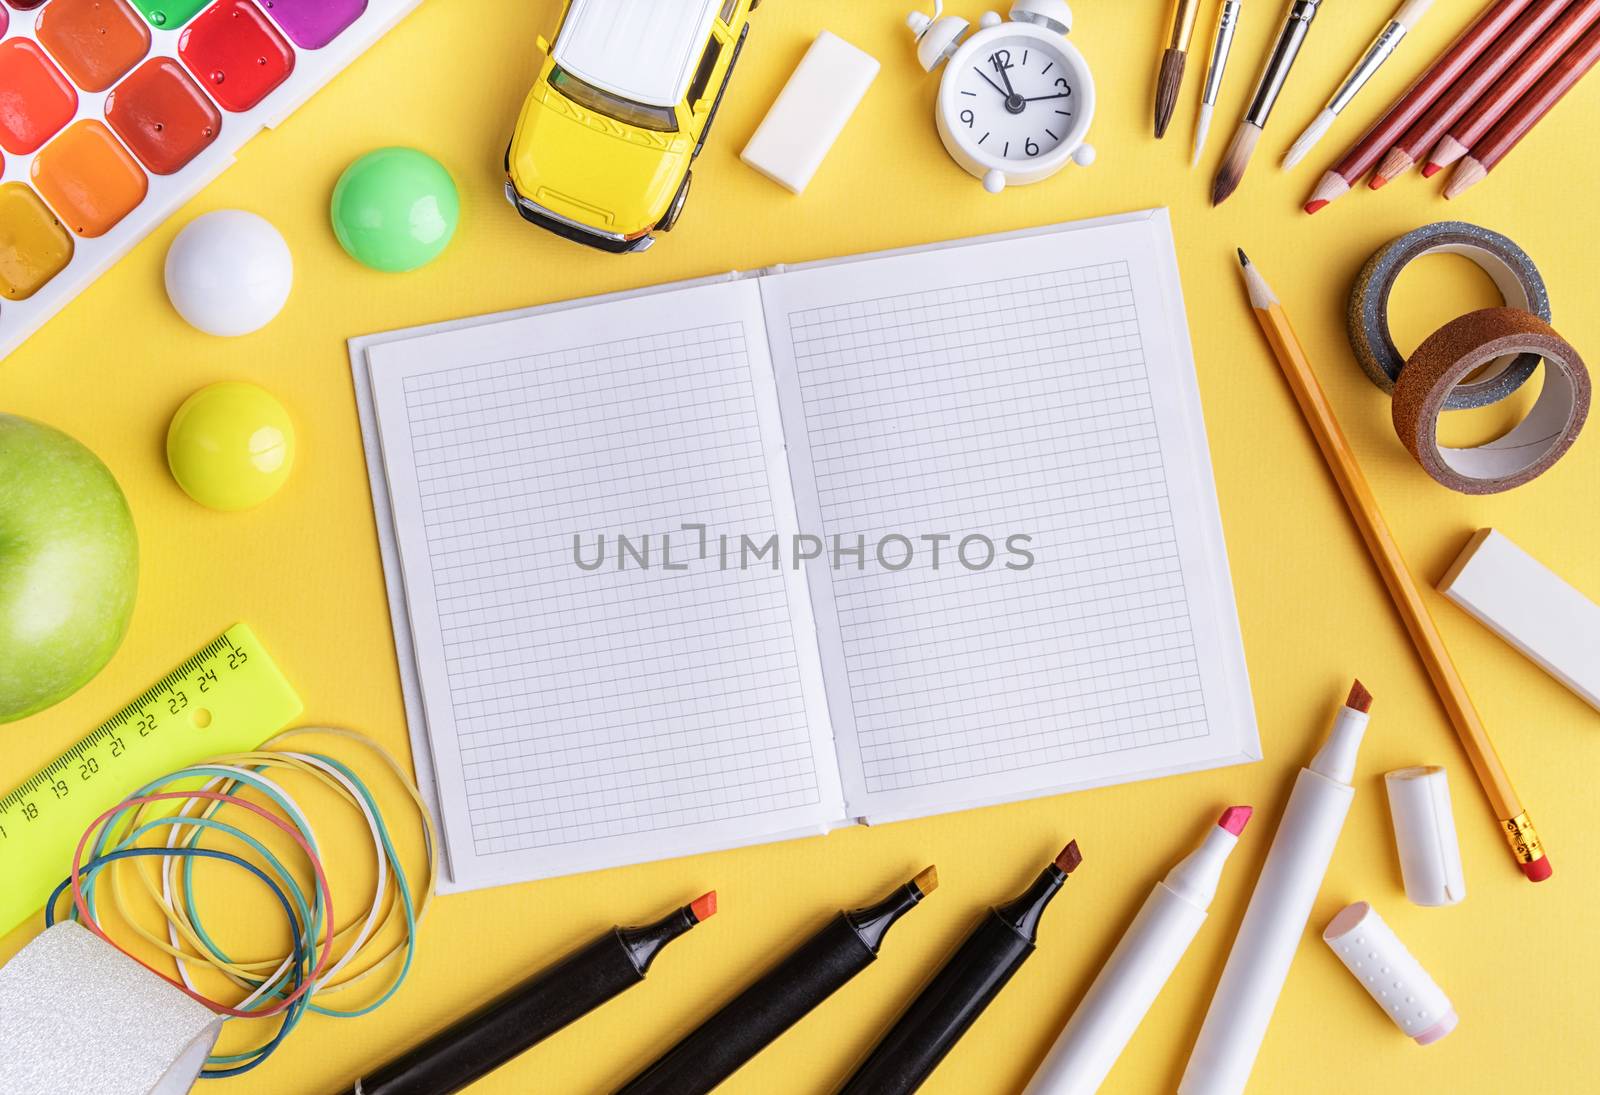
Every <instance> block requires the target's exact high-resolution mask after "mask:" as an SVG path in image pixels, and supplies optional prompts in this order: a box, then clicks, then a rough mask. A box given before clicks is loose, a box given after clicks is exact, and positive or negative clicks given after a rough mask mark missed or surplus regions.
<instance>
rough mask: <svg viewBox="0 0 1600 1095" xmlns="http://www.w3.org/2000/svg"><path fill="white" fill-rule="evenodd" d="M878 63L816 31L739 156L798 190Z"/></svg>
mask: <svg viewBox="0 0 1600 1095" xmlns="http://www.w3.org/2000/svg"><path fill="white" fill-rule="evenodd" d="M878 67H879V66H878V62H877V60H876V59H875V58H874V57H872V56H871V55H870V54H868V53H864V52H863V51H861V50H859V49H857V48H856V47H855V46H852V45H851V44H850V43H849V42H846V41H845V40H844V39H843V38H840V37H839V36H838V35H836V34H831V33H829V32H828V31H823V32H822V33H821V34H819V35H817V40H816V41H815V42H812V43H811V48H810V49H808V50H806V55H805V56H804V57H802V58H800V64H799V65H798V66H797V67H796V68H795V70H794V72H793V73H792V74H791V75H790V76H789V82H788V83H786V84H784V85H783V90H782V91H780V92H779V93H778V98H777V99H776V100H775V101H774V102H773V104H772V109H770V110H768V111H767V116H766V117H765V118H763V119H762V120H761V125H760V126H758V127H757V128H756V132H755V136H753V137H751V138H750V143H749V144H747V145H745V146H744V151H743V152H741V153H739V158H740V159H741V160H743V161H744V162H745V163H747V164H749V165H750V166H751V167H753V168H755V169H756V170H757V171H759V172H761V173H762V174H763V175H765V176H766V177H767V178H769V179H771V180H772V181H773V182H775V183H777V184H778V185H779V186H782V187H784V188H786V189H788V190H791V191H793V192H794V193H796V194H798V193H800V192H801V191H802V190H804V189H805V188H806V184H807V183H809V182H810V181H811V176H812V175H815V174H816V172H817V168H818V167H819V166H821V164H822V159H823V157H824V156H826V155H827V154H828V149H830V148H832V147H833V142H834V141H835V140H837V139H838V136H839V134H840V132H841V131H843V129H844V126H845V123H846V122H848V121H849V120H850V115H851V114H853V113H855V109H856V104H858V103H859V102H861V97H862V96H863V95H865V94H866V93H867V88H868V87H869V86H870V85H871V84H872V81H873V78H874V77H876V76H877V75H878Z"/></svg>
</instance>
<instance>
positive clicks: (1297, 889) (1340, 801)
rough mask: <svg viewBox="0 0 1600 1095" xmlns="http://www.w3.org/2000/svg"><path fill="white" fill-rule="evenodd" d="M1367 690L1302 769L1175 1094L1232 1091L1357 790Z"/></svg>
mask: <svg viewBox="0 0 1600 1095" xmlns="http://www.w3.org/2000/svg"><path fill="white" fill-rule="evenodd" d="M1371 706H1372V694H1371V693H1370V692H1368V691H1367V690H1366V688H1365V687H1363V686H1362V684H1361V682H1360V681H1356V683H1355V686H1354V687H1353V688H1351V689H1350V698H1349V699H1347V700H1345V705H1344V706H1343V707H1341V708H1340V709H1339V715H1338V717H1337V718H1336V719H1335V720H1334V723H1333V730H1332V731H1330V732H1329V734H1328V740H1327V741H1326V742H1324V743H1323V746H1322V748H1321V749H1320V750H1318V751H1317V755H1316V756H1315V757H1314V758H1312V761H1311V767H1309V768H1302V769H1300V774H1299V776H1297V777H1296V778H1295V781H1294V790H1293V791H1291V792H1290V793H1289V805H1288V806H1286V807H1284V810H1283V820H1282V821H1280V822H1279V823H1278V831H1277V833H1276V834H1275V835H1274V836H1273V838H1272V847H1271V848H1270V849H1269V850H1268V851H1267V862H1266V863H1265V864H1264V865H1263V866H1262V868H1261V877H1260V878H1258V879H1257V880H1256V889H1255V892H1254V893H1253V894H1251V895H1250V906H1249V908H1247V909H1245V911H1244V920H1243V921H1241V922H1240V924H1239V934H1238V935H1237V936H1235V937H1234V940H1233V949H1232V950H1231V951H1229V952H1228V964H1227V965H1225V966H1223V967H1222V980H1221V981H1219V982H1217V991H1216V994H1215V995H1214V996H1212V997H1211V1007H1210V1009H1209V1010H1208V1011H1207V1012H1206V1021H1205V1023H1204V1024H1203V1025H1202V1026H1201V1027H1200V1037H1199V1038H1198V1039H1196V1040H1195V1044H1194V1050H1193V1051H1192V1052H1191V1053H1190V1054H1189V1065H1188V1067H1187V1068H1186V1069H1184V1072H1183V1081H1182V1082H1181V1083H1179V1084H1178V1095H1239V1093H1240V1092H1242V1091H1243V1090H1244V1086H1245V1083H1246V1082H1247V1081H1248V1080H1249V1079H1250V1070H1251V1069H1252V1068H1254V1067H1255V1063H1256V1054H1257V1053H1259V1052H1260V1050H1261V1041H1262V1039H1263V1038H1265V1037H1266V1034H1267V1024H1268V1023H1270V1022H1271V1021H1272V1011H1273V1009H1274V1008H1275V1007H1277V1005H1278V996H1279V995H1280V994H1281V993H1282V992H1283V982H1284V981H1285V979H1287V978H1288V976H1289V964H1290V963H1291V962H1293V961H1294V952H1295V950H1296V949H1297V948H1298V947H1299V946H1300V937H1301V936H1303V935H1304V934H1305V930H1306V921H1307V920H1308V919H1310V917H1311V906H1312V905H1313V904H1314V903H1315V902H1316V900H1317V891H1318V890H1320V889H1321V888H1322V879H1323V876H1325V875H1326V874H1327V873H1328V863H1329V861H1330V860H1332V859H1333V848H1334V845H1336V844H1337V843H1339V833H1340V831H1341V830H1342V829H1343V828H1344V819H1345V815H1346V814H1348V813H1349V812H1350V803H1351V801H1352V800H1354V798H1355V794H1356V789H1355V787H1354V786H1352V783H1351V781H1352V780H1354V779H1355V774H1356V753H1357V751H1358V750H1359V749H1360V748H1361V735H1362V734H1364V733H1365V732H1366V729H1367V710H1368V708H1370V707H1371Z"/></svg>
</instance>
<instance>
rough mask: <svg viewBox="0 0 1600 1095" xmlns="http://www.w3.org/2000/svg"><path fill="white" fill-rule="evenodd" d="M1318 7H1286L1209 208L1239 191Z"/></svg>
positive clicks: (1314, 1) (1296, 0)
mask: <svg viewBox="0 0 1600 1095" xmlns="http://www.w3.org/2000/svg"><path fill="white" fill-rule="evenodd" d="M1319 7H1321V0H1292V2H1291V3H1290V5H1289V10H1288V13H1287V14H1286V15H1285V16H1284V19H1283V27H1282V29H1281V30H1279V31H1278V41H1277V43H1276V44H1275V45H1274V46H1273V47H1272V53H1271V54H1270V55H1269V56H1268V57H1267V63H1266V65H1265V67H1264V68H1263V69H1262V70H1261V81H1260V82H1259V83H1258V84H1257V85H1256V94H1255V98H1253V99H1251V100H1250V109H1248V110H1246V111H1245V113H1244V119H1243V120H1242V121H1241V122H1240V123H1239V128H1238V129H1236V130H1235V131H1234V134H1233V140H1232V142H1231V143H1229V145H1228V152H1227V155H1225V156H1224V157H1223V158H1222V166H1221V167H1220V168H1219V169H1218V170H1217V177H1216V179H1215V180H1214V181H1213V182H1212V184H1211V204H1212V205H1221V204H1222V203H1223V202H1224V201H1226V200H1227V199H1228V195H1230V194H1232V193H1233V192H1234V191H1235V190H1237V189H1238V188H1239V182H1240V180H1242V179H1243V178H1244V169H1245V168H1246V167H1248V166H1249V164H1250V157H1251V155H1253V154H1254V153H1255V150H1256V144H1257V143H1258V142H1259V141H1260V140H1261V131H1262V130H1263V129H1265V128H1266V125H1267V118H1268V117H1269V116H1270V115H1271V114H1272V107H1273V105H1274V104H1276V103H1277V101H1278V96H1279V94H1280V93H1282V91H1283V85H1284V82H1285V81H1286V80H1288V78H1289V70H1290V69H1291V68H1293V67H1294V61H1295V58H1296V57H1298V56H1299V55H1300V47H1301V46H1302V45H1304V44H1305V40H1306V34H1307V33H1308V32H1309V31H1310V30H1311V21H1312V20H1313V19H1315V18H1316V17H1317V9H1318V8H1319Z"/></svg>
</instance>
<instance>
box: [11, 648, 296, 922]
mask: <svg viewBox="0 0 1600 1095" xmlns="http://www.w3.org/2000/svg"><path fill="white" fill-rule="evenodd" d="M301 710H303V706H302V704H301V703H300V697H299V696H297V695H295V691H294V689H293V688H291V687H290V685H289V682H288V681H287V680H285V679H284V676H283V674H282V673H280V672H279V671H278V667H277V666H276V665H274V664H273V662H272V658H271V657H269V656H268V654H267V652H266V650H265V649H263V648H262V646H261V643H260V642H259V641H258V640H257V639H256V637H255V633H254V632H252V631H251V630H250V629H249V628H248V627H246V626H245V625H244V624H238V625H236V626H234V627H231V628H229V629H228V630H227V631H226V632H224V633H223V634H222V636H221V637H219V638H218V639H216V640H215V641H213V642H212V643H210V644H209V645H208V646H206V647H205V648H204V649H202V650H200V651H199V652H198V653H196V654H195V655H194V656H193V657H191V658H190V659H189V660H188V661H186V662H184V663H183V664H182V665H180V666H178V667H177V668H176V669H174V670H173V671H172V672H171V673H168V674H167V675H166V676H165V677H162V678H161V679H160V680H159V681H157V682H156V683H155V684H154V685H152V686H151V687H150V689H149V691H147V692H145V693H144V694H143V695H142V696H140V697H139V698H138V699H136V700H134V701H133V702H132V703H130V704H129V705H128V706H126V707H124V708H123V709H122V710H121V711H118V712H117V713H116V714H115V715H113V716H112V717H111V718H109V719H107V720H106V721H105V722H103V723H101V724H100V726H99V727H98V728H96V729H95V731H94V732H93V733H91V734H90V735H89V736H88V737H85V738H83V739H82V740H81V741H79V742H78V743H77V744H76V745H74V746H72V748H70V749H68V750H67V751H66V752H64V753H62V754H61V755H60V756H59V757H57V758H56V759H55V760H53V761H51V762H50V763H49V764H47V765H45V766H44V767H43V768H41V769H40V770H39V771H38V772H37V773H35V774H34V776H33V777H32V778H31V779H28V780H26V781H24V782H23V783H22V785H21V786H19V787H17V788H16V789H15V790H14V791H12V792H11V793H10V794H8V795H6V796H5V797H4V798H0V935H4V934H5V933H6V932H9V931H10V930H11V929H12V928H15V927H16V926H17V925H18V924H20V923H22V922H23V921H24V920H26V919H27V918H28V917H29V916H30V915H32V914H33V913H36V912H38V911H40V910H41V909H43V908H44V903H45V899H46V898H47V897H49V896H50V891H51V890H52V889H54V888H55V886H56V885H57V884H58V883H60V881H61V880H62V879H63V878H66V877H67V873H68V871H70V870H71V869H72V850H73V848H74V847H76V845H77V843H78V838H79V837H81V836H82V835H83V830H84V829H85V828H86V827H87V826H88V825H89V823H90V822H91V821H93V820H94V819H95V818H96V817H98V816H99V815H100V814H102V813H103V812H105V811H106V810H108V809H110V808H111V807H112V806H115V805H116V804H117V803H118V802H119V801H121V800H122V798H123V797H124V796H126V795H127V794H128V793H129V792H130V791H133V790H134V789H136V788H139V787H143V786H144V785H145V784H146V783H149V782H150V781H151V780H153V779H156V778H158V777H160V776H164V775H167V774H168V773H170V772H174V771H176V770H177V769H179V768H182V767H184V766H186V765H189V764H194V763H196V762H198V761H202V760H205V759H206V758H208V757H213V756H218V755H220V754H223V753H242V752H248V751H249V750H252V749H254V748H256V747H257V746H259V745H260V744H261V743H262V742H264V741H266V740H267V739H268V738H270V737H272V735H273V734H275V733H277V732H278V731H279V730H281V729H283V728H284V727H285V726H287V725H288V724H289V722H290V721H291V720H292V719H294V718H295V717H296V716H298V715H299V714H300V712H301Z"/></svg>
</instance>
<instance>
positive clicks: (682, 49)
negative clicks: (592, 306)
mask: <svg viewBox="0 0 1600 1095" xmlns="http://www.w3.org/2000/svg"><path fill="white" fill-rule="evenodd" d="M760 2H761V0H568V2H567V5H566V9H565V11H564V12H563V14H562V18H561V28H560V30H559V31H558V32H557V33H556V40H555V44H554V45H553V46H552V45H551V44H550V43H549V42H548V41H546V40H545V39H543V38H540V39H539V48H540V49H541V50H542V51H543V52H544V54H545V60H544V64H543V65H542V66H541V68H540V70H539V78H538V80H537V81H535V82H534V85H533V90H532V91H530V92H529V93H528V99H527V101H526V102H525V103H524V104H523V106H522V113H521V115H520V116H519V117H518V118H517V128H516V131H515V133H513V134H512V137H511V144H510V146H509V147H508V148H507V149H506V198H507V199H508V200H509V201H510V202H511V204H512V205H513V206H515V207H516V209H517V212H518V213H520V214H522V216H523V218H524V219H526V220H528V221H531V222H533V223H534V224H537V225H539V226H540V227H541V228H547V229H549V230H550V231H552V232H554V233H555V234H556V235H558V236H562V237H564V238H565V239H569V240H574V241H576V242H578V243H586V244H588V245H589V246H591V247H597V248H599V249H600V250H602V251H610V252H613V253H618V254H620V253H624V252H631V251H643V250H644V249H645V248H647V247H649V246H650V245H651V244H652V243H654V242H655V237H654V236H653V235H651V233H652V232H656V231H662V232H665V231H668V230H670V229H671V228H672V226H673V225H674V224H676V223H677V221H678V215H679V214H680V213H681V212H682V211H683V203H684V201H685V199H686V198H688V196H689V180H690V178H691V174H690V170H689V167H690V164H691V163H692V161H693V160H694V158H695V157H696V156H697V155H699V153H700V149H701V147H702V146H703V145H704V144H705V140H706V134H707V133H708V132H710V129H711V122H712V120H713V119H714V118H715V117H716V114H717V107H718V105H719V104H720V103H721V102H722V94H723V92H724V91H726V90H727V87H728V77H729V76H731V75H732V74H733V66H734V64H735V63H736V62H737V61H738V59H739V51H740V50H741V49H742V48H743V47H744V39H745V35H746V34H747V33H749V30H750V22H749V20H750V12H751V11H752V10H753V9H754V8H755V7H756V6H757V5H758V4H759V3H760Z"/></svg>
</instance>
